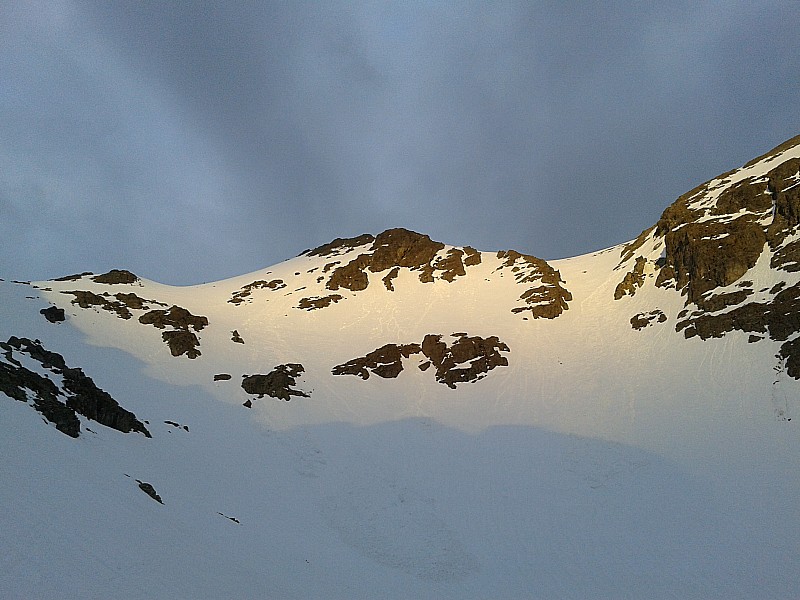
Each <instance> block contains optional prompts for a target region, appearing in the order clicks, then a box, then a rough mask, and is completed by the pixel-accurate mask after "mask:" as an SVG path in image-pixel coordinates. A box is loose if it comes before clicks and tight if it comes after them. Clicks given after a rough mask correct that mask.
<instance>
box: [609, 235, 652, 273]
mask: <svg viewBox="0 0 800 600" xmlns="http://www.w3.org/2000/svg"><path fill="white" fill-rule="evenodd" d="M655 228H656V226H655V225H653V226H652V227H648V228H647V229H645V230H644V231H643V232H642V233H640V234H639V235H638V236H636V239H635V240H633V241H632V242H629V243H627V244H625V245H624V246H623V247H622V251H621V252H620V253H619V255H620V261H619V264H618V265H617V266H616V267H614V270H615V271H616V270H617V269H619V268H620V267H621V266H622V265H623V264H625V263H626V262H628V261H629V260H630V259H631V258H633V255H634V254H636V251H637V250H638V249H639V248H641V247H642V246H643V245H644V243H645V242H646V241H647V238H648V237H650V234H651V233H653V230H655Z"/></svg>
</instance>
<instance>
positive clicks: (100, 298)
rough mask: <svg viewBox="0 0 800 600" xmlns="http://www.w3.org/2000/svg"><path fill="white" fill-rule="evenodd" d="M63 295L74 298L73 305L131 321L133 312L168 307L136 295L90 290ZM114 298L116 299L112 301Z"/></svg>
mask: <svg viewBox="0 0 800 600" xmlns="http://www.w3.org/2000/svg"><path fill="white" fill-rule="evenodd" d="M61 293H62V294H66V295H70V296H74V299H73V300H72V304H75V305H77V306H79V307H80V308H100V309H101V310H106V311H108V312H111V313H114V314H116V315H117V316H118V317H119V318H121V319H130V318H131V317H132V316H133V313H131V310H147V309H149V308H150V306H149V305H150V304H155V305H160V306H166V305H165V304H164V303H163V302H158V301H156V300H146V299H144V298H140V297H139V296H137V295H136V294H134V293H122V292H120V293H116V294H114V295H113V296H112V295H111V294H109V293H108V292H104V293H102V294H95V293H94V292H90V291H88V290H73V291H64V292H61ZM112 298H114V299H113V300H112Z"/></svg>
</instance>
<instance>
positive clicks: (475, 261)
mask: <svg viewBox="0 0 800 600" xmlns="http://www.w3.org/2000/svg"><path fill="white" fill-rule="evenodd" d="M464 256H465V258H464V266H465V267H474V266H476V265H479V264H481V253H480V252H478V251H477V250H475V248H473V247H472V246H464Z"/></svg>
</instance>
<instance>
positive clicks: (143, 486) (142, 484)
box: [136, 479, 164, 504]
mask: <svg viewBox="0 0 800 600" xmlns="http://www.w3.org/2000/svg"><path fill="white" fill-rule="evenodd" d="M136 483H138V484H139V489H140V490H142V491H143V492H144V493H145V494H147V495H148V496H150V497H151V498H152V499H153V500H155V501H156V502H158V503H159V504H164V502H163V501H162V500H161V496H159V495H158V494H157V493H156V489H155V488H154V487H153V486H152V485H151V484H149V483H147V482H146V481H140V480H139V479H137V480H136Z"/></svg>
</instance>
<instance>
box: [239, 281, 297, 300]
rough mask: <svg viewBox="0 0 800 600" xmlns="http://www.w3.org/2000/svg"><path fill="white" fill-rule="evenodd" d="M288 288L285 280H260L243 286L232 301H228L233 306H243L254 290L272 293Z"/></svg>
mask: <svg viewBox="0 0 800 600" xmlns="http://www.w3.org/2000/svg"><path fill="white" fill-rule="evenodd" d="M285 287H286V283H285V282H284V281H283V279H273V280H271V281H265V280H263V279H259V280H258V281H254V282H253V283H248V284H247V285H245V286H243V287H242V288H241V289H240V290H239V291H237V292H234V293H233V296H231V299H230V300H228V302H230V303H231V304H236V305H238V304H241V303H242V302H244V301H245V299H246V298H247V297H249V296H250V295H251V294H252V293H253V290H263V289H268V290H272V291H277V290H282V289H283V288H285Z"/></svg>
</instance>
